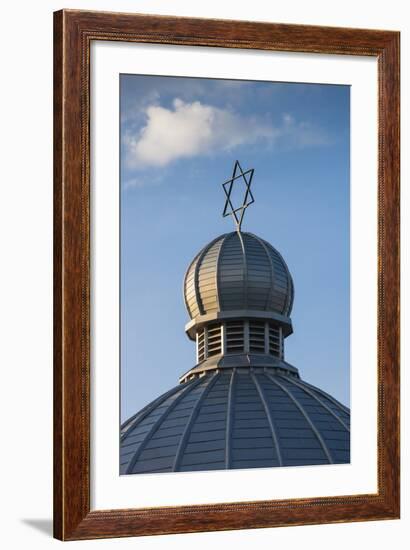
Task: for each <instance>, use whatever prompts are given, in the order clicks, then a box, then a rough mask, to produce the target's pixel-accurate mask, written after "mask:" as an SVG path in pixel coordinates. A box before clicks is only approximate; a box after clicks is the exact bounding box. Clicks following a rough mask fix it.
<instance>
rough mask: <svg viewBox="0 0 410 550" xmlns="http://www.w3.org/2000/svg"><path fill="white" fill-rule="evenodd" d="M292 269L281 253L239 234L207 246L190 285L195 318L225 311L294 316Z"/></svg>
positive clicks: (189, 275)
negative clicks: (290, 269)
mask: <svg viewBox="0 0 410 550" xmlns="http://www.w3.org/2000/svg"><path fill="white" fill-rule="evenodd" d="M293 296H294V290H293V282H292V277H291V275H290V273H289V269H288V267H287V265H286V263H285V261H284V259H283V258H282V256H281V255H280V254H279V252H278V251H277V250H275V248H273V246H272V245H271V244H269V243H268V242H267V241H264V240H263V239H261V238H260V237H257V236H256V235H253V234H252V233H246V232H240V231H233V232H232V233H227V234H224V235H221V236H219V237H217V238H216V239H215V240H213V241H212V242H210V243H209V244H208V245H207V246H205V247H204V248H203V249H202V250H201V251H200V252H199V254H197V256H196V257H195V258H194V260H193V261H192V263H191V264H190V266H189V268H188V270H187V272H186V275H185V280H184V297H185V305H186V307H187V310H188V313H189V315H190V317H191V319H195V318H198V317H201V316H203V315H208V314H215V313H219V312H235V311H247V312H271V313H275V314H279V315H281V316H283V317H289V315H290V313H291V310H292V304H293Z"/></svg>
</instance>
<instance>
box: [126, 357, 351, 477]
mask: <svg viewBox="0 0 410 550" xmlns="http://www.w3.org/2000/svg"><path fill="white" fill-rule="evenodd" d="M349 420H350V413H349V409H347V408H346V407H344V406H343V405H342V404H340V403H339V402H338V401H336V400H335V399H334V398H332V397H331V396H329V395H328V394H327V393H325V392H323V391H322V390H319V389H318V388H316V387H314V386H311V385H310V384H307V383H306V382H303V381H301V380H300V379H298V378H297V377H295V376H292V375H282V374H278V373H277V372H275V371H274V370H273V369H262V368H261V369H257V368H236V369H226V370H223V369H222V370H217V371H213V372H212V373H206V374H205V375H204V376H202V377H197V378H195V379H193V380H190V381H188V382H186V383H184V384H181V385H178V386H177V387H175V388H173V389H172V390H170V391H169V392H167V393H165V394H164V395H162V396H161V397H159V398H158V399H156V400H155V401H153V402H152V403H151V404H149V405H147V406H146V407H145V408H144V409H142V410H141V411H140V412H139V413H137V414H136V415H134V416H133V417H131V418H130V419H129V420H127V421H126V422H125V423H124V424H123V426H122V436H121V473H122V474H132V473H144V472H145V473H148V472H173V471H191V470H216V469H226V468H261V467H272V466H297V465H311V464H337V463H346V462H349V460H350V432H349Z"/></svg>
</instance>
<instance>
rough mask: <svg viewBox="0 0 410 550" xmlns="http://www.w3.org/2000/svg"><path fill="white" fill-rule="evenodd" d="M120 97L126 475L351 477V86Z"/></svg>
mask: <svg viewBox="0 0 410 550" xmlns="http://www.w3.org/2000/svg"><path fill="white" fill-rule="evenodd" d="M119 86H120V104H119V125H120V126H119V127H120V167H119V169H120V216H119V218H120V222H119V223H120V265H119V271H120V296H119V297H118V300H119V309H120V319H121V323H120V373H119V376H120V392H121V395H120V403H121V407H120V408H121V410H120V419H119V429H118V434H119V455H120V461H119V462H120V474H121V475H133V474H154V473H158V474H159V473H164V474H165V473H175V472H194V471H209V470H229V469H249V468H278V467H301V466H317V467H326V466H327V465H329V464H330V465H343V464H349V463H350V461H351V454H350V380H351V376H350V330H351V326H350V252H351V251H350V93H351V88H350V86H348V85H334V84H324V83H313V84H312V83H303V82H300V83H298V82H292V83H290V82H273V81H252V80H232V79H216V78H215V79H212V78H195V77H172V76H161V75H144V74H120V75H119Z"/></svg>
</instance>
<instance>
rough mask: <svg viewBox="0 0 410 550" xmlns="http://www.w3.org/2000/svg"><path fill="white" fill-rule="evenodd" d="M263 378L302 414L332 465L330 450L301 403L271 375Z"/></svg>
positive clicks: (266, 373)
mask: <svg viewBox="0 0 410 550" xmlns="http://www.w3.org/2000/svg"><path fill="white" fill-rule="evenodd" d="M265 376H267V378H268V379H269V380H270V381H271V382H272V383H273V384H275V385H276V386H278V388H280V389H281V390H282V391H283V392H284V393H285V394H286V395H287V396H288V397H289V399H290V400H291V401H292V402H293V403H294V404H295V406H296V407H297V408H298V409H299V411H300V412H301V413H302V415H303V416H304V418H305V419H306V421H307V423H308V424H309V426H310V428H311V430H312V431H313V433H314V434H315V436H316V438H317V440H318V441H319V443H320V445H321V447H322V449H323V451H324V453H325V455H326V457H327V459H328V460H329V464H334V460H333V458H332V455H331V453H330V449H329V448H328V446H327V445H326V443H325V441H324V439H323V437H322V436H321V434H320V432H319V430H318V429H317V428H316V426H315V425H314V423H313V421H312V419H311V418H310V416H309V414H308V413H307V412H306V410H305V408H304V407H303V405H302V404H301V403H299V401H298V400H297V399H296V397H295V396H294V395H292V392H290V391H289V390H288V389H287V388H285V387H284V386H282V384H281V383H280V382H278V381H277V380H275V379H274V378H273V376H272V375H271V374H269V373H268V372H265Z"/></svg>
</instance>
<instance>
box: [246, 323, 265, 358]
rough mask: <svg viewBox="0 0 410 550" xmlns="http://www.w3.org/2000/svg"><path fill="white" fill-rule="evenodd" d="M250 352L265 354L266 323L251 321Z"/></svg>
mask: <svg viewBox="0 0 410 550" xmlns="http://www.w3.org/2000/svg"><path fill="white" fill-rule="evenodd" d="M249 351H250V352H251V353H265V323H264V322H261V321H249Z"/></svg>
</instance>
